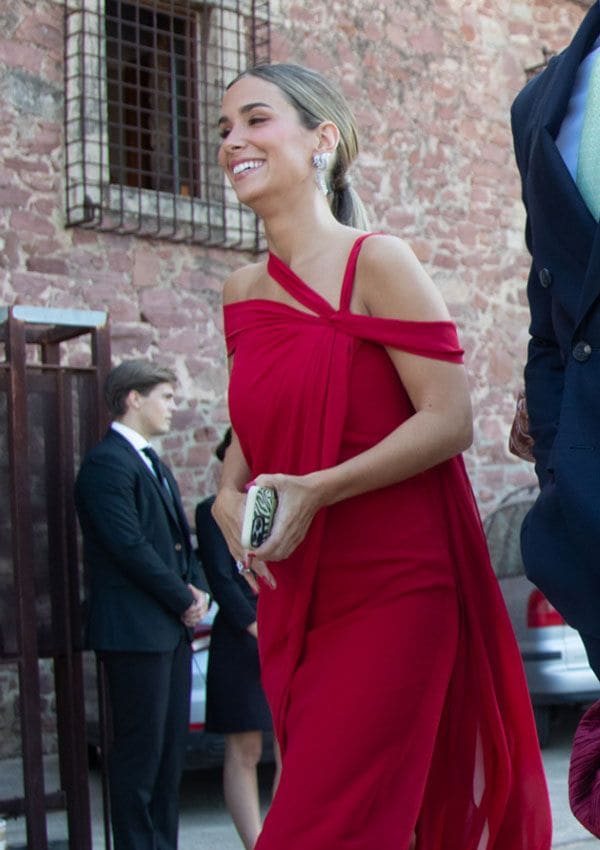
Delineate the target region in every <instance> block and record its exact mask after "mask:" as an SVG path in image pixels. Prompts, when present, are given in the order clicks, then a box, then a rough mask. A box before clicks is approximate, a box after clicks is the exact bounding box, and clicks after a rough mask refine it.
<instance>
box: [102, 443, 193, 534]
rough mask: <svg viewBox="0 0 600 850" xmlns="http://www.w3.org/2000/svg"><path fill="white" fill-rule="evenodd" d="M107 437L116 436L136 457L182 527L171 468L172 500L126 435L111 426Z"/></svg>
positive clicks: (169, 479)
mask: <svg viewBox="0 0 600 850" xmlns="http://www.w3.org/2000/svg"><path fill="white" fill-rule="evenodd" d="M107 437H114V438H115V439H116V440H117V441H118V442H117V445H119V446H120V447H121V448H123V449H125V451H127V452H128V454H129V456H130V457H132V458H134V459H135V462H136V463H137V464H138V465H139V466H141V467H142V469H143V471H144V474H145V475H146V478H147V480H148V481H149V482H151V486H152V487H154V488H155V489H156V491H157V493H158V494H159V496H160V498H161V499H162V503H163V505H164V506H165V510H166V511H167V513H168V514H169V516H170V517H171V519H172V520H173V522H174V523H175V524H176V525H177V526H179V527H181V521H180V517H179V516H178V513H179V510H181V512H182V513H183V508H181V505H179V506H178V508H177V509H176V507H175V504H174V501H175V500H179V493H178V490H177V486H176V485H175V481H174V479H173V476H172V475H171V474H170V472H169V470H168V469H166V472H167V480H168V482H169V486H170V487H171V482H173V486H172V487H171V492H172V493H173V500H171V499H170V498H169V494H168V493H167V492H166V491H165V488H164V487H163V486H162V484H160V482H159V481H158V479H157V478H156V475H154V473H153V472H151V471H150V469H149V468H148V466H147V465H146V464H145V463H144V461H143V460H142V458H141V457H140V456H139V453H138V452H137V451H136V449H134V447H133V446H132V445H131V443H130V442H129V440H126V439H125V437H123V436H122V435H121V434H119V432H118V431H115V430H114V428H109V431H108V434H107ZM186 528H187V521H186V524H185V525H184V526H182V530H183V531H185V530H186ZM184 536H185V535H184ZM186 539H187V538H186Z"/></svg>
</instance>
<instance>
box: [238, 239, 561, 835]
mask: <svg viewBox="0 0 600 850" xmlns="http://www.w3.org/2000/svg"><path fill="white" fill-rule="evenodd" d="M364 238H365V237H361V238H359V239H358V240H357V241H356V243H355V244H354V247H353V249H352V252H351V254H350V257H349V260H348V264H347V268H346V273H345V277H344V282H343V286H342V293H341V301H340V305H339V309H336V308H335V307H333V306H332V305H330V304H328V303H327V302H326V301H325V300H324V299H323V298H322V297H321V296H320V295H318V294H317V293H316V292H315V291H314V290H312V289H311V288H310V287H308V286H307V285H306V284H305V283H304V282H303V281H302V280H300V279H299V278H298V277H297V276H296V275H295V274H294V272H292V270H291V269H290V268H288V267H287V266H286V265H285V264H284V263H282V262H281V260H279V259H278V258H277V257H275V256H274V255H270V256H269V260H268V272H269V274H270V275H271V277H272V278H273V279H274V280H276V281H277V282H278V283H279V284H280V285H281V286H282V287H283V288H284V289H285V290H286V291H287V292H288V293H289V294H290V295H291V296H292V297H293V299H294V302H295V304H297V306H290V305H289V304H284V303H280V302H275V301H272V300H266V299H253V300H248V301H243V302H236V303H233V304H230V305H228V306H227V307H226V308H225V331H226V338H227V345H228V350H229V352H230V353H233V354H234V362H233V369H232V374H231V382H230V395H229V404H230V413H231V421H232V424H233V427H234V429H235V431H236V433H237V435H238V437H239V439H240V442H241V446H242V449H243V452H244V455H245V457H246V459H247V462H248V465H249V467H250V469H251V470H252V473H253V475H258V474H260V473H267V472H272V473H276V472H286V473H290V474H303V473H308V472H311V471H314V470H317V469H322V468H326V467H329V466H332V465H334V464H337V463H339V462H340V461H343V460H345V459H347V458H350V457H352V456H354V455H356V454H358V453H359V452H362V451H364V450H366V449H367V448H369V447H370V446H372V445H374V444H375V443H377V442H378V441H379V440H381V439H382V438H383V437H384V436H385V435H386V434H388V433H389V432H390V431H392V430H393V429H394V428H396V427H397V426H398V425H399V424H400V423H402V422H403V421H404V420H405V419H407V418H408V417H410V416H411V415H412V414H413V412H414V410H413V408H412V406H411V403H410V400H409V398H408V396H407V394H406V392H405V390H404V388H403V386H402V384H401V382H400V380H399V378H398V374H397V372H396V370H395V368H394V366H393V364H392V362H391V359H390V358H389V356H388V354H387V352H386V348H385V347H386V346H389V347H392V348H397V349H400V350H402V351H407V352H411V353H413V354H416V355H419V356H421V357H432V358H437V359H441V360H448V361H452V362H460V361H461V360H462V351H461V349H460V347H459V343H458V339H457V335H456V331H455V328H454V325H453V324H452V323H450V322H407V321H396V320H389V319H382V318H372V317H367V316H362V315H355V314H351V313H350V312H349V305H350V299H351V295H352V287H353V281H354V273H355V268H356V262H357V258H358V254H359V251H360V248H361V245H362V242H363V239H364ZM269 566H270V568H271V570H272V572H273V573H274V574H275V576H276V579H277V583H278V586H277V589H276V590H274V591H272V590H269V589H266V588H265V589H262V590H261V593H260V599H259V608H258V622H259V629H258V631H259V649H260V655H261V662H262V670H263V681H264V686H265V690H266V693H267V697H268V699H269V702H270V705H271V710H272V714H273V718H274V725H275V730H276V734H277V737H278V739H279V742H280V744H281V747H282V751H283V772H282V777H281V782H280V785H279V788H278V790H277V793H276V795H275V798H274V801H273V803H272V806H271V809H270V811H269V814H268V815H267V818H266V820H265V824H264V828H263V831H262V833H261V836H260V838H259V840H258V844H257V847H256V850H407V848H408V847H409V842H410V838H411V834H412V833H413V830H414V829H415V828H416V830H417V835H418V845H417V846H418V850H548V848H549V847H550V831H551V830H550V813H549V804H548V796H547V790H546V783H545V779H544V773H543V768H542V763H541V758H540V753H539V750H538V745H537V739H536V734H535V729H534V724H533V719H532V712H531V708H530V703H529V697H528V693H527V688H526V684H525V680H524V676H523V670H522V666H521V660H520V656H519V652H518V649H517V646H516V643H515V639H514V636H513V633H512V630H511V626H510V623H509V621H508V618H507V614H506V611H505V608H504V604H503V601H502V598H501V596H500V593H499V590H498V586H497V583H496V580H495V578H494V576H493V574H492V571H491V567H490V563H489V558H488V554H487V549H486V545H485V540H484V536H483V532H482V528H481V523H480V519H479V515H478V512H477V507H476V505H475V501H474V498H473V494H472V491H471V487H470V484H469V482H468V479H467V476H466V473H465V469H464V465H463V461H462V458H461V457H456V458H453V459H452V460H450V461H447V462H445V463H443V464H440V465H439V466H436V467H434V468H433V469H430V470H428V471H426V472H423V473H421V474H419V475H417V476H415V477H413V478H411V479H409V480H407V481H403V482H401V483H399V484H395V485H393V486H390V487H386V488H383V489H380V490H377V491H375V492H371V493H366V494H364V495H361V496H357V497H355V498H351V499H347V500H346V501H343V502H340V503H338V504H336V505H334V506H332V507H329V508H327V509H324V510H322V511H320V512H319V513H318V514H317V516H316V517H315V519H314V521H313V523H312V526H311V529H310V532H309V534H308V536H307V538H306V539H305V540H304V542H303V543H302V545H301V546H300V547H299V548H298V549H297V551H295V552H294V553H293V555H292V556H291V557H290V558H288V559H287V560H286V561H284V562H279V563H272V564H270V565H269Z"/></svg>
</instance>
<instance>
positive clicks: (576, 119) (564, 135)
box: [556, 0, 600, 180]
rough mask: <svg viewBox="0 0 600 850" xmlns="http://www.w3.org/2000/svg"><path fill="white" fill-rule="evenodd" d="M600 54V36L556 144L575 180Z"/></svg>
mask: <svg viewBox="0 0 600 850" xmlns="http://www.w3.org/2000/svg"><path fill="white" fill-rule="evenodd" d="M599 2H600V0H599ZM599 55H600V36H598V38H597V39H596V41H595V43H594V46H593V48H592V50H591V51H590V52H589V53H588V55H587V56H586V57H585V59H584V60H583V62H582V63H581V65H580V66H579V69H578V71H577V76H576V78H575V85H574V86H573V91H572V93H571V98H570V100H569V105H568V107H567V112H566V114H565V117H564V119H563V122H562V124H561V127H560V131H559V134H558V136H557V137H556V145H557V147H558V149H559V151H560V154H561V156H562V158H563V160H564V162H565V165H566V166H567V168H568V169H569V171H570V173H571V177H572V178H573V180H575V178H576V175H577V160H578V158H579V142H580V140H581V133H582V131H583V119H584V116H585V102H586V99H587V93H588V88H589V85H590V76H591V73H592V68H593V66H594V61H595V60H596V59H597V57H598V56H599Z"/></svg>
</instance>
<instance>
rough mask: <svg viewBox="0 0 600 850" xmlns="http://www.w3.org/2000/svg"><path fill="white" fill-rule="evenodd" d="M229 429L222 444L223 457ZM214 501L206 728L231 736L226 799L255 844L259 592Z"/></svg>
mask: <svg viewBox="0 0 600 850" xmlns="http://www.w3.org/2000/svg"><path fill="white" fill-rule="evenodd" d="M229 435H230V431H228V432H227V434H226V435H225V437H224V439H223V441H222V442H221V443H220V444H219V446H218V447H217V450H216V455H217V457H218V458H219V460H223V456H224V454H225V450H226V448H227V445H228V444H229V442H228V437H229ZM213 501H214V496H210V497H209V498H208V499H205V500H204V501H202V502H200V504H199V505H198V506H197V508H196V534H197V538H198V555H199V557H200V560H201V561H202V566H203V567H204V571H205V573H206V578H207V580H208V583H209V585H210V590H211V593H212V595H213V597H214V599H215V600H216V602H217V603H218V605H219V610H218V612H217V615H216V616H215V619H214V623H213V627H212V633H211V639H210V649H209V654H208V673H207V685H206V729H207V731H209V732H219V733H222V734H223V735H224V736H225V760H224V764H223V792H224V796H225V802H226V804H227V808H228V809H229V812H230V814H231V817H232V819H233V822H234V824H235V827H236V829H237V831H238V833H239V836H240V838H241V839H242V842H243V844H244V847H245V848H246V850H252V848H253V847H254V844H255V843H256V839H257V838H258V834H259V832H260V829H261V819H260V808H259V797H258V781H257V775H256V766H257V764H258V762H259V761H260V757H261V754H262V745H263V740H262V739H263V732H268V731H270V730H271V714H270V712H269V707H268V705H267V701H266V698H265V695H264V693H263V689H262V686H261V684H260V666H259V660H258V645H257V640H256V638H257V630H256V596H255V594H254V592H253V591H252V589H251V588H250V586H249V584H248V582H247V581H246V580H245V579H244V578H243V576H241V575H240V574H239V573H238V570H237V567H236V564H235V561H234V560H233V558H232V557H231V555H230V553H229V550H228V548H227V544H226V542H225V538H224V537H223V535H222V534H221V531H220V529H219V527H218V525H217V524H216V522H215V520H214V519H213V517H212V514H211V510H210V509H211V506H212V503H213ZM276 757H277V752H276Z"/></svg>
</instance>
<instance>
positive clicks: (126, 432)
mask: <svg viewBox="0 0 600 850" xmlns="http://www.w3.org/2000/svg"><path fill="white" fill-rule="evenodd" d="M110 427H111V428H113V429H114V430H115V431H116V432H117V434H120V435H121V436H122V437H125V439H126V440H127V442H128V443H131V445H132V446H133V448H134V449H135V450H136V452H137V453H138V454H139V456H140V457H141V459H142V460H143V461H144V463H145V464H146V466H147V467H148V469H149V470H150V472H151V473H152V475H154V476H155V477H156V473H155V472H154V467H153V466H152V461H151V460H150V458H149V457H148V456H147V455H145V454H144V452H143V451H142V449H145V448H146V446H149V445H150V443H149V442H148V440H147V439H146V438H145V437H142V435H141V434H140V432H139V431H135V430H134V429H133V428H130V427H129V425H123V423H122V422H111V423H110Z"/></svg>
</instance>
